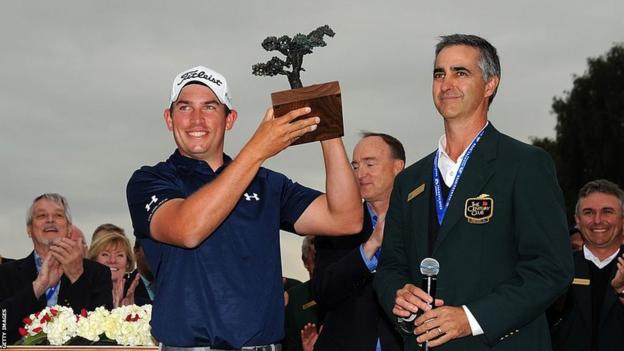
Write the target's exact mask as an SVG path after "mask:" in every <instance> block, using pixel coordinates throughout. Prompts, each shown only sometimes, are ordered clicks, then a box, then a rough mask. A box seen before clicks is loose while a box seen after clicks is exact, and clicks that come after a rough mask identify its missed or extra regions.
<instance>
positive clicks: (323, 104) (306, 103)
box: [252, 25, 344, 145]
mask: <svg viewBox="0 0 624 351" xmlns="http://www.w3.org/2000/svg"><path fill="white" fill-rule="evenodd" d="M334 34H335V33H334V31H333V30H332V29H331V28H330V27H329V26H328V25H324V26H321V27H318V28H316V29H315V30H313V31H311V32H310V33H309V34H308V35H304V34H301V33H299V34H296V35H294V36H293V37H292V38H290V37H289V36H286V35H283V36H281V37H280V38H277V37H267V38H266V39H264V41H263V42H262V47H263V48H264V49H265V50H266V51H279V52H280V53H281V54H283V55H284V56H285V57H286V60H285V61H284V60H282V59H280V58H279V57H276V56H274V57H273V58H272V59H270V60H269V61H267V62H266V63H257V64H255V65H253V66H252V73H253V74H254V75H256V76H276V75H278V74H281V75H285V76H286V77H288V83H289V84H290V88H291V90H284V91H278V92H275V93H272V94H271V102H272V105H273V110H274V113H275V116H283V115H285V114H286V113H288V112H290V111H292V110H295V109H298V108H301V107H310V108H311V110H312V111H311V112H310V114H308V115H305V116H301V117H299V118H298V119H301V118H307V117H309V116H310V115H312V116H319V117H320V119H321V121H320V123H319V124H318V127H317V129H316V130H315V131H313V132H309V133H306V134H304V135H303V136H301V137H300V138H299V139H297V140H295V142H293V145H294V144H303V143H309V142H313V141H321V140H327V139H332V138H337V137H341V136H343V135H344V128H343V125H342V103H341V96H340V85H339V84H338V82H337V81H334V82H328V83H322V84H315V85H310V86H307V87H303V84H302V83H301V77H300V73H301V71H305V69H304V68H303V67H302V64H303V56H304V55H307V54H311V53H312V49H313V48H315V47H323V46H326V45H327V44H326V43H325V40H323V37H324V36H325V35H327V36H329V37H333V36H334Z"/></svg>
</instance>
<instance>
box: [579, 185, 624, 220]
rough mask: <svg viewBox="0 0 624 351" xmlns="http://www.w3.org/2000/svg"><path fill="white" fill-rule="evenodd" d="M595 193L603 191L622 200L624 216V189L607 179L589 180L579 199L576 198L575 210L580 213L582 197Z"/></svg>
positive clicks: (621, 205)
mask: <svg viewBox="0 0 624 351" xmlns="http://www.w3.org/2000/svg"><path fill="white" fill-rule="evenodd" d="M593 193H602V194H609V195H613V196H615V197H617V198H618V200H620V210H621V213H622V216H624V191H622V189H621V188H620V187H619V186H618V185H617V184H615V183H613V182H611V181H608V180H606V179H596V180H592V181H589V182H587V183H586V184H585V185H583V187H582V188H581V190H579V193H578V199H577V200H576V207H575V209H574V212H575V213H576V214H577V215H579V214H580V213H579V211H580V210H581V208H580V205H581V199H583V198H586V197H588V196H589V195H591V194H593Z"/></svg>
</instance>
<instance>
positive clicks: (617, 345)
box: [552, 246, 624, 351]
mask: <svg viewBox="0 0 624 351" xmlns="http://www.w3.org/2000/svg"><path fill="white" fill-rule="evenodd" d="M622 252H624V246H622V247H620V254H621V253H622ZM616 259H617V258H616ZM588 264H591V263H588V262H587V260H585V256H584V255H583V251H578V252H576V253H574V267H575V270H576V271H575V273H574V278H580V279H583V280H587V281H590V284H591V280H590V276H589V266H588ZM616 271H617V266H616V265H612V267H611V269H610V272H609V279H608V281H607V284H608V286H607V288H606V294H605V297H604V301H603V303H602V310H601V312H600V323H599V326H598V329H599V332H600V333H599V335H597V338H596V340H597V343H596V345H592V344H591V342H592V301H591V286H590V285H584V284H579V283H578V281H577V282H575V283H574V284H572V286H571V287H570V289H569V290H568V293H567V294H566V295H565V296H564V297H563V299H562V301H561V306H562V307H563V310H562V311H561V312H562V314H561V315H560V316H559V318H558V320H556V321H555V323H554V326H553V327H552V341H553V350H556V351H559V350H561V351H576V350H578V351H589V350H595V351H611V350H614V351H615V350H622V347H623V345H624V305H623V304H622V303H621V302H620V301H619V299H618V298H617V296H616V295H615V291H614V290H613V288H611V284H610V283H611V279H613V276H614V275H615V272H616ZM592 347H593V348H592Z"/></svg>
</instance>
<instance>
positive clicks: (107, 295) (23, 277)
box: [0, 253, 113, 344]
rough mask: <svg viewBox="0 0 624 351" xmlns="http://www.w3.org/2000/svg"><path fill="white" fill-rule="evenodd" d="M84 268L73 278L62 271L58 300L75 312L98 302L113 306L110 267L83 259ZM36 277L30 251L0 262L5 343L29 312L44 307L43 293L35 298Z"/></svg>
mask: <svg viewBox="0 0 624 351" xmlns="http://www.w3.org/2000/svg"><path fill="white" fill-rule="evenodd" d="M83 267H84V272H83V273H82V275H81V276H80V278H78V280H76V282H74V283H73V284H72V283H71V281H70V280H69V279H68V278H67V277H66V276H65V275H63V276H62V277H61V288H60V290H59V295H58V304H59V305H64V306H70V307H71V308H72V309H73V310H74V312H75V313H80V310H81V309H82V308H86V309H87V310H89V311H92V310H94V309H95V308H96V307H98V306H105V307H106V308H109V309H110V308H112V307H113V296H112V291H113V284H112V281H111V273H110V270H109V269H108V268H107V267H106V266H104V265H101V264H99V263H97V262H93V261H90V260H83ZM36 277H37V267H36V266H35V256H34V253H31V254H30V255H28V257H26V258H23V259H21V260H17V261H14V262H10V263H6V264H2V265H0V308H2V309H3V310H4V309H6V315H7V343H8V344H13V343H15V342H16V341H17V340H19V338H20V335H19V333H18V331H17V330H18V328H19V327H22V326H23V322H22V320H23V319H24V318H25V317H28V316H29V315H30V314H32V313H35V312H38V311H40V310H42V309H44V308H45V307H46V300H45V294H43V295H42V296H41V297H40V298H39V299H37V298H35V293H34V291H33V287H32V282H33V280H35V278H36Z"/></svg>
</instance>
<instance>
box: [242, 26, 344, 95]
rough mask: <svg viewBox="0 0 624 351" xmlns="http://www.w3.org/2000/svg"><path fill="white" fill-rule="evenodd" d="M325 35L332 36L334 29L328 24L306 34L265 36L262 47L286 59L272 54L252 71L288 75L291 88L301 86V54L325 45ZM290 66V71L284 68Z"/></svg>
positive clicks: (253, 67)
mask: <svg viewBox="0 0 624 351" xmlns="http://www.w3.org/2000/svg"><path fill="white" fill-rule="evenodd" d="M325 35H327V36H329V37H333V36H334V35H335V33H334V31H333V30H332V29H331V28H329V26H328V25H324V26H321V27H318V28H316V29H315V30H313V31H311V32H310V33H309V34H308V35H303V34H301V33H299V34H296V35H295V36H293V37H292V39H291V38H290V37H289V36H287V35H282V36H281V37H279V38H277V37H267V38H266V39H264V41H262V47H263V48H264V50H266V51H279V52H280V53H282V54H283V55H284V56H286V61H284V60H282V59H280V58H279V57H276V56H273V58H272V59H270V60H269V61H267V62H266V63H257V64H255V65H253V66H252V67H251V70H252V73H253V74H254V75H256V76H275V75H278V74H282V75H285V76H287V77H288V82H289V83H290V87H291V88H292V89H296V88H301V87H303V84H301V78H300V72H301V71H305V69H304V68H303V67H301V66H302V65H303V56H304V55H307V54H311V53H312V49H314V48H315V47H323V46H326V45H327V43H325V40H323V37H324V36H325ZM286 68H290V71H288V70H286Z"/></svg>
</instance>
